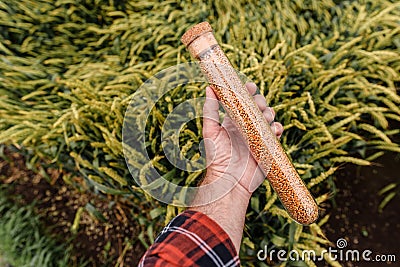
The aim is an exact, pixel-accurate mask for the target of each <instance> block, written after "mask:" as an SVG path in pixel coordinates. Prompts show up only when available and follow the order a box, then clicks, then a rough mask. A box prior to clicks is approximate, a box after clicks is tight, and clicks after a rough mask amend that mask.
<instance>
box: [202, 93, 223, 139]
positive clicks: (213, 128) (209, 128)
mask: <svg viewBox="0 0 400 267" xmlns="http://www.w3.org/2000/svg"><path fill="white" fill-rule="evenodd" d="M218 109H219V103H218V100H217V97H216V96H215V94H214V91H213V90H212V89H211V87H209V86H207V87H206V100H205V102H204V106H203V138H213V137H214V135H216V134H217V133H218V131H219V130H220V124H219V113H218Z"/></svg>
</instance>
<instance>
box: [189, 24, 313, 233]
mask: <svg viewBox="0 0 400 267" xmlns="http://www.w3.org/2000/svg"><path fill="white" fill-rule="evenodd" d="M182 42H183V43H184V44H185V46H186V47H187V48H188V50H189V52H190V53H191V55H192V56H193V57H194V58H196V59H197V60H198V61H199V64H200V67H201V70H202V72H203V73H204V75H205V76H206V78H207V80H208V82H209V83H210V85H211V88H212V89H213V91H214V93H215V94H216V96H217V97H218V100H219V101H220V102H221V103H222V105H223V107H224V109H225V111H226V112H227V113H228V115H229V116H230V117H231V118H232V120H233V121H234V123H235V124H236V126H237V128H238V130H239V132H240V134H241V135H242V136H243V138H244V139H245V140H246V142H247V145H248V147H249V149H250V152H251V154H252V155H253V157H254V158H255V159H256V161H257V162H258V163H259V166H260V167H261V169H262V170H263V172H264V174H265V175H266V176H267V179H268V180H269V182H270V184H271V186H272V188H273V189H274V190H275V192H276V193H277V195H278V197H279V199H280V200H281V202H282V204H283V206H284V207H285V208H286V210H287V212H288V213H289V215H290V216H291V217H292V218H293V219H294V220H295V221H297V222H298V223H300V224H304V225H308V224H311V223H313V222H314V221H315V220H316V219H317V218H318V206H317V204H316V202H315V200H314V198H313V197H312V196H311V194H310V192H309V191H308V189H307V187H306V186H305V184H304V182H303V181H302V180H301V178H300V176H299V174H298V172H297V171H296V169H295V168H294V166H293V164H292V163H291V161H290V160H289V158H288V156H287V155H286V153H285V151H284V150H283V148H282V146H281V145H280V143H279V141H278V140H277V138H276V136H275V134H274V133H273V131H272V130H271V127H270V125H269V124H268V122H267V121H266V120H265V118H264V116H263V114H262V112H261V111H260V109H259V108H258V107H257V105H256V103H255V102H254V99H253V97H252V96H251V95H250V93H249V92H248V90H247V89H246V87H245V86H244V84H243V83H242V81H241V80H240V78H239V76H238V75H237V73H236V71H235V70H234V69H233V67H232V65H231V64H230V62H229V60H228V58H227V57H226V56H225V54H224V52H223V51H222V49H221V47H220V46H219V45H218V42H217V41H216V39H215V37H214V35H213V33H212V28H211V25H210V24H209V23H208V22H202V23H199V24H197V25H195V26H193V27H192V28H191V29H189V30H188V31H187V32H186V33H185V34H184V35H183V36H182Z"/></svg>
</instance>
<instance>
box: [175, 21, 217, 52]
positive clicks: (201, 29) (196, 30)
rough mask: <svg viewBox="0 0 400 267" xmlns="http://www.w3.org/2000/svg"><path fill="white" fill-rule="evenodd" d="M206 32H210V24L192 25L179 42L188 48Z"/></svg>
mask: <svg viewBox="0 0 400 267" xmlns="http://www.w3.org/2000/svg"><path fill="white" fill-rule="evenodd" d="M207 32H212V28H211V25H210V23H208V22H207V21H204V22H201V23H199V24H196V25H194V26H193V27H192V28H190V29H189V30H187V31H186V32H185V34H184V35H183V36H182V38H181V41H182V43H183V44H184V45H185V46H188V45H190V43H191V42H193V41H194V40H195V39H196V38H197V37H199V36H200V35H202V34H205V33H207Z"/></svg>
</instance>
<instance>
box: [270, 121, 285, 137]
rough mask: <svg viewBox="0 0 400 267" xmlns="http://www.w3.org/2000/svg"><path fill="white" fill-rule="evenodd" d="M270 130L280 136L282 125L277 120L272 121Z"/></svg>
mask: <svg viewBox="0 0 400 267" xmlns="http://www.w3.org/2000/svg"><path fill="white" fill-rule="evenodd" d="M271 130H272V132H273V133H274V134H275V135H276V137H278V139H279V138H281V136H282V133H283V126H282V124H280V123H279V122H273V123H272V124H271Z"/></svg>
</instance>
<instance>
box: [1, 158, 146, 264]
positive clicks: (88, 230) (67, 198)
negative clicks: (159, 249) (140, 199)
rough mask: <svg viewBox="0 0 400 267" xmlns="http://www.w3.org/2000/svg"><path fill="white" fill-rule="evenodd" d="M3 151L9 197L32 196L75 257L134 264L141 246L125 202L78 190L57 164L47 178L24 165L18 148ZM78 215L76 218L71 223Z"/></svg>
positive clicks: (24, 199)
mask: <svg viewBox="0 0 400 267" xmlns="http://www.w3.org/2000/svg"><path fill="white" fill-rule="evenodd" d="M7 157H8V160H7V161H6V160H3V159H1V158H0V183H3V184H8V185H9V186H7V188H8V194H9V195H10V198H13V200H14V201H16V202H18V203H19V204H20V205H24V204H28V203H32V202H33V201H36V204H35V208H36V210H37V211H38V213H39V214H41V215H42V216H43V217H42V221H43V223H44V225H45V226H46V228H48V229H49V230H50V232H51V235H52V236H54V237H55V238H56V239H58V240H59V241H60V242H65V241H66V240H72V243H73V244H74V249H73V253H74V254H73V255H72V258H73V260H74V261H75V262H77V259H81V258H84V259H87V260H89V262H90V264H89V265H88V266H120V267H122V266H136V265H137V263H138V261H139V259H140V257H141V255H143V253H144V247H143V245H142V244H140V243H139V241H138V239H137V236H138V234H139V229H138V226H137V223H136V222H135V219H134V218H133V215H132V207H130V206H129V204H128V203H125V202H124V201H123V200H122V199H118V198H116V197H113V198H111V197H108V199H107V198H106V197H100V196H98V195H96V194H92V193H87V192H85V193H82V192H79V191H78V190H77V189H74V188H73V187H72V186H69V185H67V184H66V183H65V182H64V180H63V178H62V177H63V175H64V173H62V172H60V171H58V170H55V169H49V170H48V171H47V175H48V177H47V179H45V178H44V177H43V176H42V175H39V174H35V173H34V172H32V171H30V170H28V169H27V168H26V167H25V160H24V158H23V157H22V156H21V155H20V154H18V153H10V152H8V153H7ZM71 179H75V182H81V181H78V180H79V178H77V177H72V178H71ZM77 179H78V180H77ZM17 196H19V197H17ZM79 209H81V211H80V216H77V213H78V210H79ZM39 211H40V212H39ZM78 217H79V218H80V219H79V223H78V224H77V223H76V224H74V220H76V218H78Z"/></svg>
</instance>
